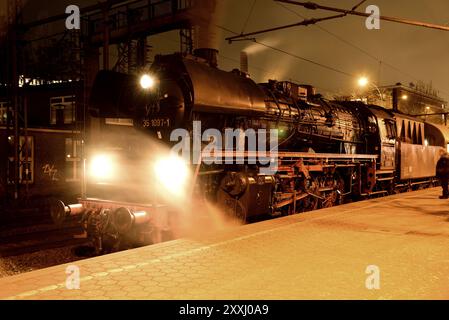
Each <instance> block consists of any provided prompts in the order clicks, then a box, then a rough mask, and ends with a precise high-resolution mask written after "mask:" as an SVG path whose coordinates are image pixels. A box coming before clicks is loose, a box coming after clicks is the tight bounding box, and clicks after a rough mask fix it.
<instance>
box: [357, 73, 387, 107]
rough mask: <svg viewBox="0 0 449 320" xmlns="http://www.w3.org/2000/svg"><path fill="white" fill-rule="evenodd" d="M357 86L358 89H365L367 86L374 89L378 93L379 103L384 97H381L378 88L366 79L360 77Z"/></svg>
mask: <svg viewBox="0 0 449 320" xmlns="http://www.w3.org/2000/svg"><path fill="white" fill-rule="evenodd" d="M358 84H359V87H361V88H365V87H367V86H368V85H370V86H372V87H373V88H374V89H376V91H377V93H379V97H380V100H381V101H383V100H384V96H383V94H382V92H381V91H380V89H379V87H378V86H376V85H375V84H374V83H372V82H370V81H369V79H368V78H367V77H360V78H359V80H358Z"/></svg>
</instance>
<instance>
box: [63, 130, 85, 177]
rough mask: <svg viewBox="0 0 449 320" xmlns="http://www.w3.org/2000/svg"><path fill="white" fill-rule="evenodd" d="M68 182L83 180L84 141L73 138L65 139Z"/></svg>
mask: <svg viewBox="0 0 449 320" xmlns="http://www.w3.org/2000/svg"><path fill="white" fill-rule="evenodd" d="M65 159H66V182H77V181H80V180H81V173H82V142H81V140H75V139H72V138H67V139H65Z"/></svg>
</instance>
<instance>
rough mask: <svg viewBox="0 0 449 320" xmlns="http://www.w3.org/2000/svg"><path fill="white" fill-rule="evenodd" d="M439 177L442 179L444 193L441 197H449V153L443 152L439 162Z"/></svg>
mask: <svg viewBox="0 0 449 320" xmlns="http://www.w3.org/2000/svg"><path fill="white" fill-rule="evenodd" d="M436 172H437V178H438V179H440V182H441V187H442V188H443V195H442V196H440V199H449V153H447V152H446V151H444V152H442V154H441V157H440V160H438V163H437V169H436Z"/></svg>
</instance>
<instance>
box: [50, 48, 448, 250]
mask: <svg viewBox="0 0 449 320" xmlns="http://www.w3.org/2000/svg"><path fill="white" fill-rule="evenodd" d="M216 53H217V52H216V51H214V50H209V49H203V50H198V51H197V52H196V54H195V56H183V55H181V54H174V55H168V56H158V57H157V58H156V61H155V62H154V64H153V66H152V67H151V70H150V71H149V72H148V75H144V76H142V77H141V78H140V77H137V76H130V75H124V74H118V73H115V72H110V71H102V72H100V73H99V75H98V76H97V79H96V82H95V85H94V88H93V91H92V97H91V104H90V105H91V106H90V107H91V113H92V115H93V116H94V117H96V118H98V119H101V124H100V125H99V126H98V127H100V128H102V129H100V130H103V133H102V134H96V136H97V141H96V142H95V141H91V142H90V145H91V147H92V150H93V151H91V155H90V158H91V159H90V161H88V162H87V163H88V166H89V165H90V167H91V168H89V167H88V168H87V170H86V171H87V172H92V175H93V177H92V176H91V177H89V179H88V183H87V191H88V193H87V196H86V197H84V198H83V199H80V203H79V204H77V205H69V206H66V205H64V204H62V203H59V204H58V205H57V206H55V208H54V209H53V215H54V217H55V219H56V220H58V221H60V220H62V219H64V218H65V217H66V216H68V215H80V216H82V217H83V223H84V225H85V226H86V229H87V231H88V234H89V236H90V237H91V238H92V239H93V241H94V243H95V245H96V247H97V250H98V251H99V252H103V251H105V250H106V248H109V250H117V249H120V248H123V246H129V245H143V244H149V243H155V242H159V241H161V240H163V238H164V234H167V233H170V230H171V224H172V223H173V221H174V220H173V219H172V217H173V215H176V211H179V210H182V207H184V206H185V205H184V204H181V203H192V200H191V199H192V198H196V199H197V198H198V197H200V198H201V199H202V200H204V201H207V202H212V203H215V204H216V206H217V207H218V208H220V209H221V210H223V211H224V212H225V213H226V214H227V215H229V216H233V217H236V218H237V219H239V220H241V221H252V220H257V219H260V218H261V217H267V216H268V217H276V216H284V215H289V214H295V213H301V212H305V211H310V210H314V209H317V208H326V207H331V206H334V205H338V204H341V203H343V202H345V201H347V200H351V201H354V200H360V199H364V198H367V197H371V196H375V195H387V194H393V193H396V192H401V191H407V190H413V189H415V188H423V187H429V186H432V185H433V184H434V183H435V179H434V176H435V164H436V162H437V160H438V158H439V153H440V152H441V150H445V149H446V148H447V143H448V142H449V141H448V140H447V137H449V135H448V134H447V133H446V132H445V130H446V129H444V128H440V127H438V126H436V125H433V124H430V123H426V122H424V121H421V120H420V119H417V118H413V117H410V116H407V115H404V114H401V113H398V112H392V111H390V110H386V109H383V108H381V107H378V106H373V105H366V104H364V103H361V102H352V101H328V100H326V99H324V98H323V97H322V96H321V95H319V94H316V92H315V90H314V88H313V87H311V86H308V85H299V84H295V83H292V82H287V81H285V82H281V81H269V82H268V83H263V84H256V83H255V82H254V81H253V80H251V79H250V78H249V77H248V75H247V74H246V73H244V72H242V71H240V70H233V71H232V72H225V71H222V70H220V69H218V68H217V63H216ZM105 119H109V123H111V119H115V120H116V123H119V124H123V122H122V123H121V122H120V121H118V120H119V119H128V121H129V122H128V124H129V127H126V130H128V131H123V130H124V129H123V128H125V127H124V126H120V130H118V129H117V126H116V127H114V128H113V127H111V126H107V125H105V123H108V120H106V121H105ZM130 119H132V122H131V120H130ZM103 121H105V123H104V122H103ZM198 122H200V124H201V128H202V129H201V130H215V131H214V132H219V133H224V132H226V131H227V130H233V132H234V133H235V132H247V131H248V130H255V131H257V130H259V131H260V130H262V132H264V134H265V136H257V145H258V146H261V145H264V144H265V145H266V144H269V141H270V137H269V134H268V132H273V131H275V132H276V136H277V137H278V140H277V141H278V143H277V144H276V146H275V149H276V156H275V157H276V159H272V158H270V156H267V158H268V159H269V161H268V162H264V163H262V161H259V162H257V161H252V160H254V154H253V153H252V152H251V151H252V150H250V151H248V150H247V149H245V146H247V145H248V143H249V139H243V141H238V140H239V139H238V136H237V137H236V140H234V142H235V144H231V147H229V146H228V145H227V144H226V143H225V142H223V141H221V142H220V143H219V144H218V145H219V146H221V147H222V150H218V151H219V152H217V150H216V149H217V148H215V150H214V152H215V153H214V154H213V158H214V160H215V161H211V162H210V163H208V164H206V161H201V160H205V156H204V154H203V153H204V151H205V149H206V142H207V139H206V140H204V139H201V141H200V143H199V144H198V143H197V145H196V147H195V146H194V144H195V143H193V144H192V143H191V142H192V141H191V140H187V141H188V143H187V144H186V145H185V147H186V148H187V150H190V151H191V154H193V153H194V150H196V151H199V153H198V154H199V159H195V156H191V154H190V155H189V157H188V159H190V161H191V162H194V163H195V160H200V161H198V162H197V163H195V164H193V165H190V164H188V163H186V162H187V161H186V157H184V160H181V159H180V158H176V157H175V158H173V156H169V157H168V158H163V157H162V158H161V156H160V153H161V152H162V151H160V150H162V149H159V148H158V147H157V146H159V145H166V146H167V149H170V148H172V147H173V146H174V145H176V144H179V141H176V139H175V140H174V139H173V132H174V131H175V130H180V129H183V130H184V132H186V133H187V135H188V136H189V137H190V138H192V139H193V138H195V135H198V134H199V135H200V136H201V135H202V132H200V133H198V132H195V123H198ZM131 123H132V127H131ZM114 130H116V133H115V136H114V138H112V139H110V141H108V142H105V140H107V139H104V137H105V135H104V132H105V131H107V132H108V134H111V131H114ZM124 132H125V133H124ZM267 135H268V136H267ZM98 136H100V137H102V138H101V139H100V141H99V140H98ZM178 138H179V136H178ZM260 141H262V142H260ZM215 142H216V141H215ZM239 143H240V146H241V147H242V149H239V148H238V145H239ZM187 145H188V146H189V147H190V149H189V148H188V147H187ZM232 147H233V148H232ZM269 148H272V146H269ZM237 149H238V150H237ZM241 150H243V151H241ZM269 150H270V151H272V150H273V149H269ZM240 151H241V152H240ZM101 152H105V153H104V154H107V155H108V156H104V155H102V156H98V155H95V153H96V154H99V153H101ZM224 155H228V156H229V157H230V158H231V159H232V160H234V161H229V162H220V161H217V159H218V160H220V159H221V158H223V160H224ZM208 156H209V157H212V156H211V154H210V153H209V155H208ZM219 158H220V159H219ZM150 159H151V160H150ZM228 160H229V158H228ZM259 160H260V159H259ZM273 161H276V170H275V171H272V172H271V173H269V171H265V173H261V172H263V171H261V169H263V168H266V167H267V163H268V164H270V165H271V164H272V162H273ZM150 163H151V165H150ZM144 167H145V168H147V169H137V168H144ZM150 167H152V168H153V169H151V170H150V169H148V168H150ZM130 168H131V169H132V170H131V169H130ZM148 171H151V173H148ZM267 172H268V173H267ZM123 173H125V174H123ZM130 190H132V191H130ZM155 194H157V195H158V197H157V198H156V197H155ZM88 196H89V197H88Z"/></svg>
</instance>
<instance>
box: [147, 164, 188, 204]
mask: <svg viewBox="0 0 449 320" xmlns="http://www.w3.org/2000/svg"><path fill="white" fill-rule="evenodd" d="M154 172H155V174H156V178H157V180H158V182H159V183H161V184H162V186H163V187H164V188H165V189H166V190H167V191H168V192H169V193H171V194H173V195H176V196H182V195H183V194H184V193H185V191H186V187H187V182H188V180H189V167H188V166H187V164H186V163H185V162H184V161H183V159H182V158H180V157H178V156H175V155H172V156H170V157H168V158H164V159H160V160H159V161H157V162H156V165H155V167H154Z"/></svg>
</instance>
